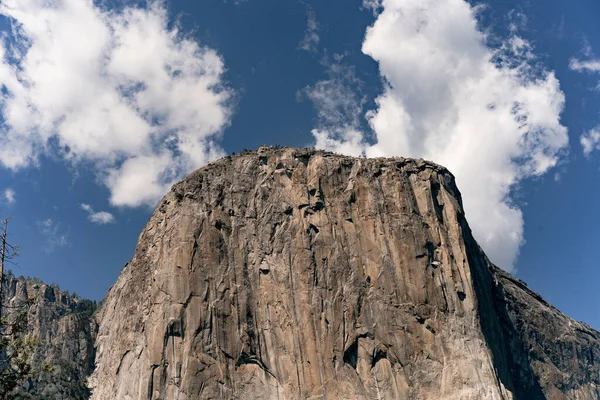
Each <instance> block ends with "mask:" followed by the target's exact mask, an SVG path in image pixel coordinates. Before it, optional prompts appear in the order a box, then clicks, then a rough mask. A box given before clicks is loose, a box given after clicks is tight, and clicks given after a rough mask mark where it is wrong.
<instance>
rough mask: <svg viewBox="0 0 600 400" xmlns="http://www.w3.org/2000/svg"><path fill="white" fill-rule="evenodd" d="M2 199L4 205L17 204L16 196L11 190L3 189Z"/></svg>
mask: <svg viewBox="0 0 600 400" xmlns="http://www.w3.org/2000/svg"><path fill="white" fill-rule="evenodd" d="M2 194H3V197H4V202H5V203H6V204H8V205H9V206H10V205H13V204H15V203H16V202H17V194H16V193H15V191H14V190H13V189H11V188H7V189H4V192H3V193H2Z"/></svg>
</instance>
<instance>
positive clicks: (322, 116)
mask: <svg viewBox="0 0 600 400" xmlns="http://www.w3.org/2000/svg"><path fill="white" fill-rule="evenodd" d="M323 64H324V65H325V66H326V67H327V74H328V79H324V80H321V81H318V82H317V83H315V84H314V85H312V86H307V87H305V88H304V89H302V90H301V91H300V92H298V97H306V98H308V99H309V100H311V101H312V103H313V105H314V107H315V111H316V112H317V128H315V129H313V130H312V134H313V136H314V137H315V139H316V144H315V146H316V147H319V148H327V149H335V150H336V151H337V152H339V153H343V154H349V155H353V156H358V155H361V154H362V153H363V152H364V146H365V143H366V142H365V140H364V137H363V134H362V132H361V121H360V120H361V117H362V113H363V106H364V103H365V98H364V97H363V96H361V95H360V93H361V85H362V82H361V81H360V80H359V79H358V78H357V77H356V73H355V71H354V68H352V67H348V66H346V65H344V64H343V56H340V55H335V56H334V61H333V62H331V61H329V60H327V59H325V60H324V61H323ZM340 138H342V140H340Z"/></svg>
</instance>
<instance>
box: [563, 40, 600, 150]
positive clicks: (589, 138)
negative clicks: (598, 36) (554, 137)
mask: <svg viewBox="0 0 600 400" xmlns="http://www.w3.org/2000/svg"><path fill="white" fill-rule="evenodd" d="M581 53H582V57H581V58H576V57H573V58H572V59H571V62H570V63H569V67H570V68H571V69H572V70H573V71H577V72H581V73H587V74H592V75H594V74H600V59H599V58H597V57H596V56H595V55H594V52H593V51H592V48H591V47H590V45H589V44H588V43H587V42H586V43H585V44H584V47H583V50H582V52H581ZM595 88H596V90H598V89H600V82H599V83H597V84H596V87H595ZM579 142H580V143H581V147H582V148H583V154H584V155H585V156H586V157H590V154H591V153H592V152H593V151H595V150H600V125H599V126H596V127H595V128H592V129H590V130H589V131H587V132H585V133H584V134H582V135H581V137H580V138H579Z"/></svg>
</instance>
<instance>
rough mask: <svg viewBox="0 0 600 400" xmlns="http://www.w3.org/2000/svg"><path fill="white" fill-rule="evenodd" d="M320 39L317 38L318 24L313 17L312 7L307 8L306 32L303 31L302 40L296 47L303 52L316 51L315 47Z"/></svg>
mask: <svg viewBox="0 0 600 400" xmlns="http://www.w3.org/2000/svg"><path fill="white" fill-rule="evenodd" d="M320 41H321V38H320V37H319V23H318V22H317V17H316V16H315V11H314V10H313V9H312V7H310V6H307V10H306V31H304V38H302V41H301V42H300V44H299V45H298V48H300V49H301V50H304V51H308V52H313V53H315V52H316V51H317V46H318V45H319V42H320Z"/></svg>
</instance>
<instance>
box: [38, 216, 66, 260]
mask: <svg viewBox="0 0 600 400" xmlns="http://www.w3.org/2000/svg"><path fill="white" fill-rule="evenodd" d="M37 225H38V228H39V229H40V232H41V233H42V235H43V236H44V238H45V240H46V243H45V244H44V246H43V249H44V251H45V252H46V253H48V254H50V253H52V252H53V251H54V250H55V249H56V248H57V247H64V246H66V245H68V244H69V238H68V234H67V232H64V231H63V230H62V229H61V224H60V222H57V221H54V220H53V219H52V218H48V219H45V220H43V221H38V223H37Z"/></svg>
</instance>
